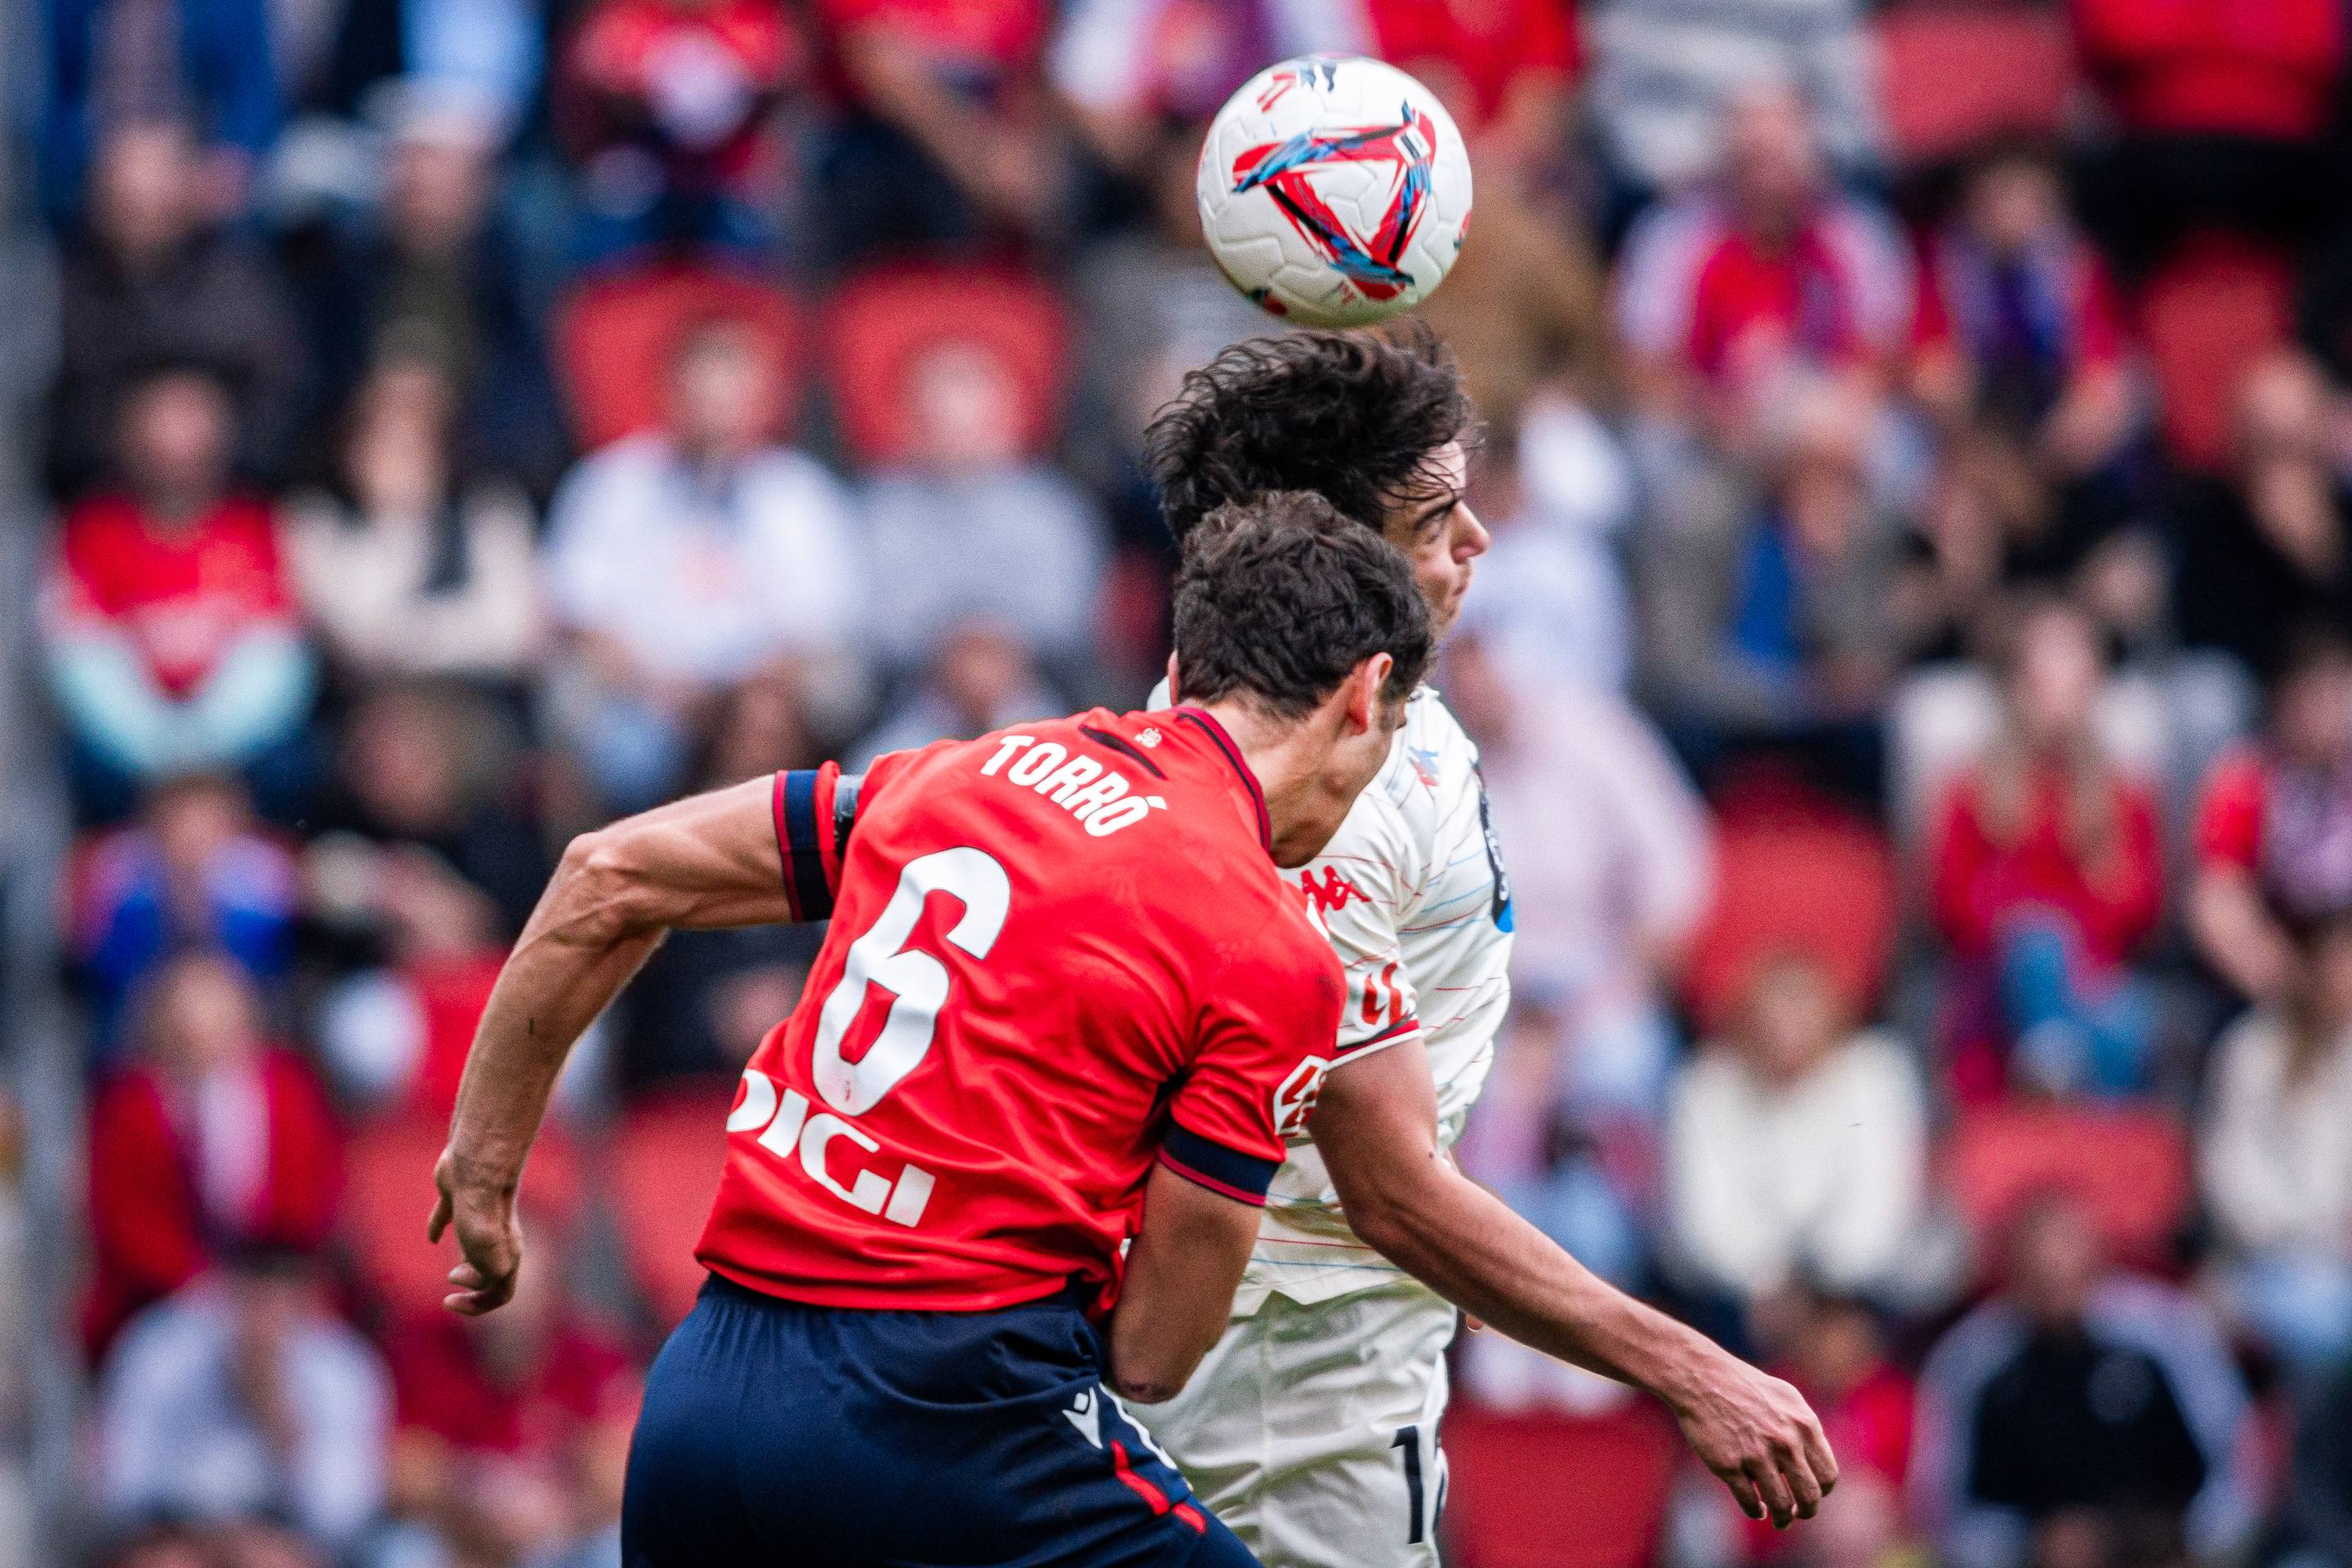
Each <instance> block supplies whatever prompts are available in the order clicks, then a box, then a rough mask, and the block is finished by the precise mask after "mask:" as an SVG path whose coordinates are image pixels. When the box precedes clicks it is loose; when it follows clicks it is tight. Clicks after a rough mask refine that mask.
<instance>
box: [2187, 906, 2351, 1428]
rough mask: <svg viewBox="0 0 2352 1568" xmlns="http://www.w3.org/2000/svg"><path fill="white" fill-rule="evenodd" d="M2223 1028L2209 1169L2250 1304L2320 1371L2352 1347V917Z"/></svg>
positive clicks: (2240, 1305) (2203, 1155)
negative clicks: (2290, 979) (2285, 989)
mask: <svg viewBox="0 0 2352 1568" xmlns="http://www.w3.org/2000/svg"><path fill="white" fill-rule="evenodd" d="M2304 948H2305V953H2304V959H2303V963H2302V966H2301V969H2302V973H2301V975H2300V977H2299V984H2297V985H2296V987H2295V990H2294V993H2293V994H2291V995H2289V996H2288V997H2287V998H2285V999H2284V1005H2282V1006H2279V1007H2277V1008H2263V1009H2260V1010H2257V1011H2255V1012H2252V1013H2250V1014H2248V1015H2247V1016H2244V1017H2242V1018H2241V1019H2239V1020H2238V1022H2237V1023H2235V1024H2233V1025H2232V1026H2231V1027H2230V1030H2229V1032H2228V1033H2226V1034H2224V1035H2223V1036H2222V1037H2221V1044H2220V1046H2219V1047H2217V1048H2216V1053H2215V1057H2214V1060H2213V1063H2212V1066H2211V1068H2210V1094H2209V1097H2208V1098H2209V1103H2208V1106H2207V1110H2206V1120H2205V1128H2204V1132H2203V1135H2202V1138H2201V1139H2200V1144H2199V1150H2198V1154H2199V1159H2198V1169H2199V1173H2200V1176H2201V1177H2202V1184H2203V1188H2204V1193H2205V1201H2206V1204H2207V1206H2208V1207H2209V1208H2210V1210H2211V1212H2212V1215H2213V1219H2214V1223H2215V1225H2216V1226H2217V1227H2218V1228H2219V1230H2220V1232H2221V1241H2222V1243H2223V1245H2224V1247H2226V1248H2227V1252H2228V1259H2229V1261H2228V1265H2227V1278H2228V1281H2229V1285H2230V1294H2231V1299H2232V1300H2233V1303H2234V1305H2235V1307H2236V1310H2237V1311H2238V1314H2239V1315H2240V1316H2241V1317H2242V1319H2243V1320H2244V1321H2247V1322H2248V1323H2250V1324H2251V1325H2252V1327H2253V1328H2254V1330H2255V1331H2257V1332H2258V1333H2259V1334H2260V1335H2261V1338H2262V1341H2263V1343H2264V1344H2265V1345H2267V1346H2269V1347H2270V1348H2271V1349H2272V1351H2273V1352H2275V1353H2276V1354H2277V1355H2278V1356H2279V1357H2280V1358H2281V1359H2282V1360H2283V1361H2284V1363H2286V1364H2287V1366H2288V1367H2289V1368H2290V1369H2291V1370H2293V1371H2294V1372H2295V1373H2298V1374H2299V1375H2300V1376H2302V1377H2303V1378H2304V1379H2305V1380H2306V1381H2310V1380H2313V1379H2315V1378H2320V1377H2324V1376H2326V1374H2327V1373H2331V1372H2332V1371H2334V1370H2335V1368H2336V1367H2337V1366H2338V1365H2340V1364H2341V1363H2343V1362H2344V1360H2345V1357H2346V1354H2347V1352H2352V917H2347V915H2345V914H2338V915H2336V916H2335V917H2334V918H2332V919H2330V920H2329V921H2326V923H2325V924H2323V925H2321V926H2320V927H2319V928H2318V929H2317V930H2316V931H2313V932H2312V933H2311V935H2310V936H2309V938H2308V939H2307V940H2306V942H2305V943H2304Z"/></svg>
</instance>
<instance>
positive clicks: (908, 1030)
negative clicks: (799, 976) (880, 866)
mask: <svg viewBox="0 0 2352 1568" xmlns="http://www.w3.org/2000/svg"><path fill="white" fill-rule="evenodd" d="M933 893H945V894H947V895H948V896H949V897H950V898H952V899H954V900H957V901H958V902H959V903H961V905H962V906H963V913H962V915H961V917H959V918H958V920H957V921H956V923H955V924H954V925H952V926H950V928H949V929H948V932H947V940H948V941H950V942H953V943H955V945H956V946H958V947H960V948H961V949H963V951H964V952H968V953H970V954H971V955H972V957H974V958H986V957H987V956H988V950H989V949H990V948H992V947H994V946H995V945H996V939H997V936H998V935H999V933H1001V932H1002V931H1003V930H1004V917H1005V914H1006V912H1007V911H1008V910H1009V909H1010V908H1011V906H1012V902H1013V883H1012V880H1011V879H1009V878H1008V877H1006V876H1005V874H1004V868H1003V866H1002V865H1000V864H998V862H997V861H996V859H995V858H994V857H993V856H991V855H988V854H986V853H984V852H983V851H981V850H978V849H972V848H961V849H941V850H939V851H938V852H936V853H934V854H930V855H925V856H921V857H919V858H916V859H913V860H909V861H908V862H907V868H906V869H905V870H903V871H901V872H899V873H898V890H897V891H896V892H894V893H892V894H891V895H890V902H889V905H888V907H887V908H886V909H885V910H883V911H882V915H881V918H880V919H879V920H877V921H875V922H874V924H873V925H872V926H871V927H869V928H868V929H867V931H866V934H865V935H864V936H861V937H859V938H858V939H857V940H856V942H852V943H850V944H849V956H848V959H847V960H846V962H845V963H844V965H843V967H842V972H841V981H840V983H839V984H836V985H835V986H834V988H833V990H832V992H831V994H828V995H827V996H826V997H825V999H824V1011H823V1012H822V1013H820V1014H819V1015H818V1016H817V1025H816V1047H815V1060H814V1073H815V1078H816V1089H817V1092H818V1093H819V1094H821V1095H823V1096H824V1099H825V1103H826V1104H828V1105H830V1106H832V1107H833V1108H834V1109H835V1110H837V1111H840V1112H841V1113H842V1114H843V1115H845V1116H862V1115H864V1114H865V1113H866V1111H868V1110H872V1109H873V1108H874V1107H875V1105H876V1104H877V1102H879V1101H880V1100H881V1099H882V1097H883V1096H884V1095H886V1094H888V1093H889V1092H890V1091H891V1090H892V1089H896V1088H898V1081H899V1080H900V1079H903V1078H905V1077H906V1076H907V1075H908V1073H910V1072H913V1071H914V1070H915V1068H917V1067H919V1065H921V1063H922V1059H923V1058H924V1057H926V1056H927V1055H929V1053H930V1049H931V1036H932V1034H933V1032H934V1031H935V1030H936V1029H937V1028H938V1027H939V1021H940V1006H941V1005H944V1004H945V1003H946V1001H947V999H948V972H947V966H946V965H945V964H943V963H940V961H939V960H938V959H936V958H934V957H932V956H931V955H930V954H929V953H928V952H923V951H922V950H921V949H919V948H910V947H908V946H907V945H906V942H907V939H908V937H910V936H912V935H913V934H914V931H915V922H916V921H919V920H921V919H922V918H923V900H925V899H927V898H929V896H930V895H931V894H933ZM868 984H875V985H879V986H881V987H882V988H883V989H884V990H885V991H887V992H889V993H890V996H891V1001H890V1011H889V1014H888V1016H886V1017H885V1018H884V1019H883V1021H882V1029H881V1032H880V1033H879V1034H878V1035H877V1036H876V1037H875V1039H874V1044H873V1046H872V1047H870V1048H869V1049H867V1050H866V1053H865V1055H863V1056H861V1057H859V1058H857V1060H856V1061H854V1062H853V1061H849V1060H847V1059H846V1058H844V1057H843V1056H842V1054H841V1048H842V1043H843V1041H844V1039H845V1037H847V1035H848V1033H849V1029H850V1026H852V1025H853V1024H855V1023H856V1021H857V1016H858V1015H859V1014H860V1013H862V1012H864V1011H865V1009H866V986H867V985H868Z"/></svg>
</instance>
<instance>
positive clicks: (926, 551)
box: [863, 338, 1105, 668]
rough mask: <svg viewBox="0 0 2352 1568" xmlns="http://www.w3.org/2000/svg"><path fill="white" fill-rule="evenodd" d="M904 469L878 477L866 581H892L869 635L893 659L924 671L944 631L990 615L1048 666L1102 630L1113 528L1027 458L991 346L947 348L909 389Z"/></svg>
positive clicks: (870, 502)
mask: <svg viewBox="0 0 2352 1568" xmlns="http://www.w3.org/2000/svg"><path fill="white" fill-rule="evenodd" d="M901 395H903V396H904V397H905V398H906V400H907V404H908V411H909V414H910V416H911V417H910V418H909V420H908V425H909V427H910V428H911V429H912V430H913V432H914V446H913V449H912V450H911V451H910V452H909V453H908V459H907V461H906V462H905V463H904V464H903V465H901V466H898V467H896V468H887V469H885V470H883V471H882V472H880V473H877V474H876V475H875V476H874V477H873V478H871V479H868V480H867V481H866V485H865V487H864V491H863V501H864V506H863V510H864V513H865V520H866V528H867V530H868V531H869V534H870V538H871V543H870V546H869V549H870V552H871V553H870V554H869V555H868V557H867V560H868V563H869V564H868V571H869V573H870V575H871V580H872V581H873V582H874V583H875V584H877V587H878V586H879V585H882V584H887V589H888V591H887V593H877V595H875V598H874V602H873V603H872V604H871V605H869V606H868V611H867V621H866V629H867V631H868V633H869V635H870V636H871V637H873V639H874V643H875V647H876V648H877V651H878V652H879V653H880V654H881V655H882V657H883V658H884V659H885V660H886V661H887V662H888V663H889V664H891V665H894V666H896V667H898V668H909V667H912V666H915V665H918V664H919V663H921V662H922V660H923V659H924V658H926V657H927V656H928V655H929V653H930V651H931V649H932V647H933V645H934V643H935V641H936V640H937V639H938V638H939V637H940V635H941V633H943V632H944V631H945V630H946V629H947V628H949V627H950V626H954V625H955V624H957V623H958V622H959V621H961V620H963V619H965V618H967V617H971V616H986V617H992V618H993V619H995V620H997V621H999V622H1001V623H1002V624H1003V626H1004V627H1005V628H1006V629H1008V630H1010V631H1012V632H1013V633H1014V634H1016V635H1018V636H1019V637H1022V638H1023V639H1024V641H1025V642H1026V643H1027V645H1028V646H1029V647H1030V648H1031V649H1032V650H1033V651H1034V653H1035V654H1037V655H1038V656H1040V657H1042V658H1045V659H1046V660H1047V661H1048V662H1049V663H1051V662H1053V661H1062V662H1065V663H1066V662H1068V661H1071V660H1073V659H1076V658H1077V657H1078V656H1079V655H1080V654H1081V653H1082V652H1083V650H1084V649H1085V647H1086V646H1087V637H1088V635H1089V634H1090V633H1091V632H1092V630H1093V620H1092V617H1093V614H1094V606H1095V595H1096V590H1097V586H1098V584H1099V580H1100V577H1101V574H1102V565H1103V536H1104V533H1105V526H1104V523H1103V521H1102V519H1101V517H1100V515H1099V514H1098V513H1097V511H1096V510H1095V507H1094V505H1093V502H1092V501H1091V500H1089V499H1088V498H1087V495H1086V493H1085V492H1084V491H1083V490H1081V489H1078V488H1077V486H1076V485H1074V484H1072V483H1071V482H1070V480H1069V479H1067V478H1066V476H1065V475H1063V474H1062V473H1061V471H1060V470H1058V469H1056V468H1054V467H1052V466H1051V465H1049V464H1047V463H1045V462H1042V461H1040V460H1038V459H1036V458H1032V457H1029V456H1027V455H1026V454H1024V452H1023V451H1022V450H1021V447H1020V441H1021V427H1022V421H1021V418H1020V416H1019V409H1020V406H1021V392H1020V388H1019V387H1018V386H1017V385H1016V384H1014V380H1013V369H1012V367H1011V366H1010V365H1008V364H1006V363H1004V362H1003V359H1002V358H1001V357H1000V356H999V355H997V354H996V353H993V352H992V351H991V350H990V349H989V348H988V347H987V346H986V345H985V344H982V343H981V342H975V341H971V340H961V339H952V338H950V339H946V340H943V341H941V342H939V343H937V344H934V345H933V346H931V347H930V348H929V349H927V350H925V351H924V352H923V353H921V354H919V356H917V357H916V358H915V360H914V362H913V363H912V364H910V365H909V366H908V371H907V374H906V379H905V384H904V387H903V390H902V393H901Z"/></svg>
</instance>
